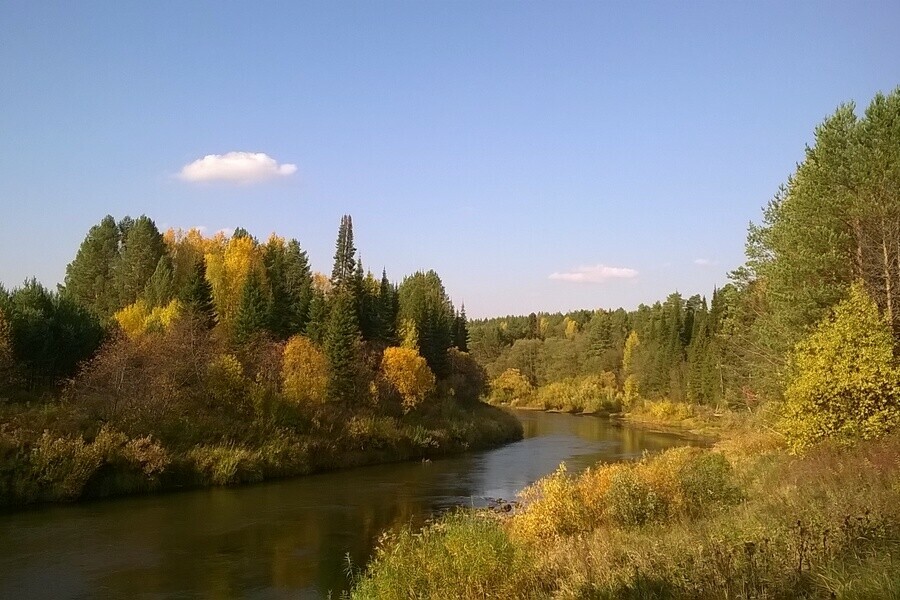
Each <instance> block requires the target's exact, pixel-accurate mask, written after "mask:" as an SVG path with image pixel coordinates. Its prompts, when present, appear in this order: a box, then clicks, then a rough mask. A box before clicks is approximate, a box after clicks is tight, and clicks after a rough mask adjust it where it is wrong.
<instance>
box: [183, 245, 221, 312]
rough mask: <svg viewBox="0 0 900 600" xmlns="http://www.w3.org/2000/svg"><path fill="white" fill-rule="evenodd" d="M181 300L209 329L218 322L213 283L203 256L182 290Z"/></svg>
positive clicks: (186, 308) (187, 309) (188, 310)
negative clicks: (209, 278)
mask: <svg viewBox="0 0 900 600" xmlns="http://www.w3.org/2000/svg"><path fill="white" fill-rule="evenodd" d="M179 300H180V301H181V304H182V305H183V306H184V308H185V310H186V311H187V312H188V314H190V315H193V316H195V317H196V318H199V319H200V321H201V323H202V324H203V325H204V326H205V327H206V328H207V329H212V328H213V327H215V325H216V323H218V314H217V313H216V306H215V304H214V303H213V296H212V285H211V284H210V283H209V281H208V280H207V279H206V261H205V260H204V259H203V258H201V259H200V260H198V261H197V263H196V264H195V265H194V269H193V271H192V273H191V276H190V278H189V279H188V280H187V282H186V283H185V285H184V287H183V288H182V290H181V294H180V296H179Z"/></svg>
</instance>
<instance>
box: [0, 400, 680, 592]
mask: <svg viewBox="0 0 900 600" xmlns="http://www.w3.org/2000/svg"><path fill="white" fill-rule="evenodd" d="M516 415H517V416H518V417H519V418H520V419H521V420H522V423H523V426H524V430H525V438H524V439H523V440H521V441H519V442H516V443H513V444H509V445H506V446H503V447H501V448H497V449H495V450H488V451H484V452H477V453H476V452H473V453H470V454H465V455H462V456H457V457H453V458H447V459H442V460H436V461H433V462H425V463H420V462H416V463H399V464H390V465H378V466H370V467H360V468H357V469H349V470H345V471H337V472H333V473H324V474H319V475H311V476H307V477H301V478H297V479H291V480H284V481H275V482H269V483H263V484H259V485H253V486H245V487H238V488H210V489H203V490H193V491H188V492H179V493H170V494H159V495H151V496H139V497H132V498H119V499H111V500H105V501H97V502H87V503H83V504H75V505H66V506H48V507H40V508H36V509H32V510H26V511H23V512H17V513H10V514H2V515H0V598H236V597H242V598H259V599H268V598H325V597H327V595H328V592H329V590H331V591H333V592H334V594H333V595H334V597H337V596H338V595H339V592H340V591H341V590H342V589H345V588H346V587H347V579H346V576H345V574H344V573H345V570H346V567H347V564H348V559H349V561H351V562H352V564H354V565H357V566H358V565H364V564H365V561H366V560H367V559H368V558H369V556H370V555H371V552H372V548H373V547H374V545H375V544H376V542H377V540H378V537H379V536H380V535H381V533H382V532H384V531H385V530H387V529H389V528H392V527H399V526H402V525H405V524H411V525H419V524H421V523H422V522H423V521H424V520H425V519H427V518H429V517H430V516H433V515H435V514H436V513H438V512H440V511H442V510H446V509H449V508H452V507H455V506H460V505H462V506H483V505H485V504H486V503H487V502H488V501H489V499H493V498H505V499H513V498H515V495H516V493H517V492H518V491H519V490H521V489H522V488H523V487H525V486H526V485H528V484H530V483H532V482H533V481H535V480H536V479H538V478H540V477H542V476H543V475H546V474H548V473H550V472H552V471H553V470H554V469H556V467H557V466H558V465H559V463H560V462H565V463H566V464H567V466H568V469H569V471H570V472H577V471H580V470H582V469H584V468H585V467H587V466H589V465H592V464H594V463H595V462H597V461H601V460H602V461H619V460H627V459H633V458H636V457H638V456H640V455H641V453H643V452H644V451H645V450H648V451H651V452H653V451H658V450H662V449H665V448H668V447H671V446H676V445H684V444H687V443H691V442H689V441H686V440H684V439H681V438H678V437H676V436H674V435H671V434H664V433H655V432H650V431H647V430H643V429H638V428H632V427H628V426H623V425H617V424H614V423H610V421H609V420H608V419H602V418H597V417H587V416H584V417H579V416H572V415H564V414H554V413H542V412H531V411H517V412H516Z"/></svg>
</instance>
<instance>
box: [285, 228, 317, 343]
mask: <svg viewBox="0 0 900 600" xmlns="http://www.w3.org/2000/svg"><path fill="white" fill-rule="evenodd" d="M284 285H285V288H286V290H287V296H288V298H289V306H288V314H289V318H288V324H289V330H290V331H291V333H292V334H294V333H299V332H301V331H304V330H305V328H306V323H307V322H308V320H309V313H310V302H312V297H313V289H312V271H310V268H309V259H308V258H307V256H306V252H305V251H303V249H302V248H300V243H299V242H298V241H297V240H291V241H289V242H288V245H287V251H286V252H285V255H284Z"/></svg>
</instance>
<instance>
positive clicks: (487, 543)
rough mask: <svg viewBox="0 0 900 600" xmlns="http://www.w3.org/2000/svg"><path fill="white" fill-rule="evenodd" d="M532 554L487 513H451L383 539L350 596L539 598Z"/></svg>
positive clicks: (387, 599)
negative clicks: (488, 516) (414, 529)
mask: <svg viewBox="0 0 900 600" xmlns="http://www.w3.org/2000/svg"><path fill="white" fill-rule="evenodd" d="M533 564H534V557H533V555H532V554H531V553H530V552H528V551H527V550H525V549H523V548H520V547H518V546H516V545H515V544H514V543H512V541H511V540H510V539H509V537H508V535H507V533H506V532H505V531H504V529H503V527H501V525H500V524H499V523H497V522H496V521H495V520H492V519H489V518H485V517H469V516H465V515H451V516H449V517H446V518H444V519H442V520H441V521H438V522H437V523H434V524H432V525H430V526H428V527H426V528H425V529H423V530H422V531H421V532H419V533H412V532H410V531H408V530H403V531H401V532H400V533H397V534H394V535H390V536H387V537H385V538H384V539H382V541H381V546H380V549H379V550H378V553H377V554H376V556H375V558H374V560H373V561H372V563H371V565H370V567H369V570H368V573H367V574H366V576H365V577H364V578H363V579H362V580H361V581H360V582H359V583H358V585H357V587H356V589H355V590H354V592H353V597H354V598H361V599H363V598H373V599H376V598H377V599H378V600H389V599H391V598H409V597H416V598H433V599H435V600H437V599H442V598H485V599H488V598H496V599H501V598H531V597H539V594H538V592H539V589H540V586H539V582H538V580H537V578H536V577H535V575H534V574H533V571H532V570H533Z"/></svg>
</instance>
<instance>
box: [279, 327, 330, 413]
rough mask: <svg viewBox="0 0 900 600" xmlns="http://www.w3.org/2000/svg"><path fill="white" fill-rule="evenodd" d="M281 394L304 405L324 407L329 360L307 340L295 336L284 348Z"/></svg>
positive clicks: (300, 336)
mask: <svg viewBox="0 0 900 600" xmlns="http://www.w3.org/2000/svg"><path fill="white" fill-rule="evenodd" d="M281 385H282V391H283V392H284V395H285V397H286V398H287V399H289V400H290V401H292V402H295V403H297V404H300V405H303V406H318V405H321V404H324V402H325V398H326V392H327V388H328V358H327V357H326V356H325V353H324V352H322V351H321V350H320V349H319V348H318V347H317V346H316V345H315V344H314V343H313V342H312V341H311V340H310V339H309V338H307V337H304V336H302V335H295V336H293V337H292V338H291V339H289V340H288V341H287V344H285V346H284V355H283V358H282V366H281Z"/></svg>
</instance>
